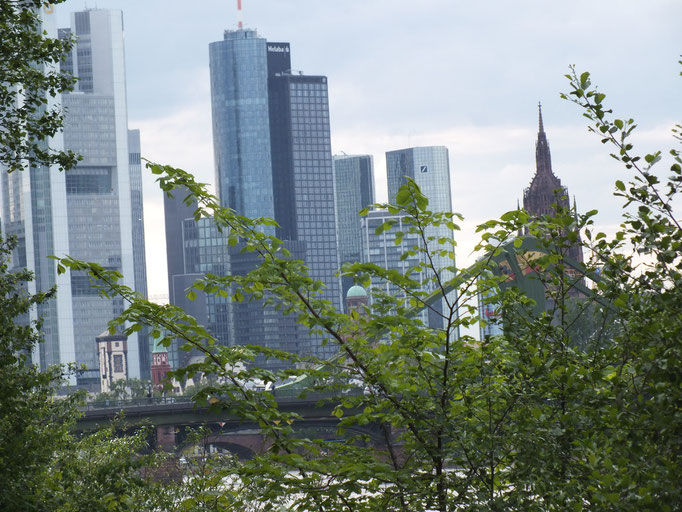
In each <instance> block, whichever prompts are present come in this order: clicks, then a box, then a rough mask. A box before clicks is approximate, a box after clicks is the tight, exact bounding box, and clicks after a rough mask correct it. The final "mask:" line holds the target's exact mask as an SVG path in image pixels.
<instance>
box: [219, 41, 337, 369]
mask: <svg viewBox="0 0 682 512" xmlns="http://www.w3.org/2000/svg"><path fill="white" fill-rule="evenodd" d="M209 57H210V71H211V104H212V118H213V144H214V155H215V169H216V183H217V189H218V194H219V197H220V202H221V204H222V205H223V206H226V207H229V208H233V209H234V210H236V211H237V213H239V214H241V215H246V216H249V217H270V218H274V219H275V220H276V221H277V222H278V224H279V227H278V228H276V229H275V228H269V232H270V233H271V234H276V235H277V236H278V237H279V238H281V239H282V240H284V242H285V244H286V246H287V247H288V248H289V250H290V251H291V252H292V254H293V257H295V258H297V259H301V260H303V261H304V262H305V263H306V264H307V266H308V267H309V268H310V275H311V277H313V278H314V279H318V280H320V281H322V282H323V283H324V284H325V289H324V292H323V297H324V298H326V299H328V300H330V301H331V302H332V303H333V304H335V305H336V306H337V307H340V305H341V293H340V286H339V280H338V278H337V277H336V275H335V274H336V271H337V269H338V254H337V242H336V227H335V211H334V177H333V172H332V156H331V139H330V130H329V98H328V89H327V78H326V77H325V76H319V75H316V76H310V75H304V74H302V73H294V72H292V68H291V51H290V46H289V43H276V42H270V41H267V40H266V39H265V38H262V37H260V36H259V35H258V33H257V32H256V31H255V30H252V29H244V28H239V29H237V30H227V31H225V34H224V38H223V40H222V41H217V42H214V43H211V44H210V46H209ZM255 264H256V261H255V260H254V257H253V255H252V254H250V253H249V254H242V253H241V252H240V251H239V247H236V248H233V249H231V250H230V253H229V267H230V271H231V272H232V273H233V274H239V273H243V272H247V271H248V270H249V269H250V268H253V266H254V265H255ZM229 336H230V343H235V344H259V345H265V346H268V347H271V348H277V349H281V350H286V351H289V352H294V353H297V354H304V355H317V356H321V357H326V356H329V355H331V354H332V351H333V349H332V347H331V346H324V345H323V344H322V338H321V337H320V336H319V335H315V336H313V335H310V333H308V332H307V329H305V328H303V327H301V326H300V325H298V324H296V322H295V319H293V318H290V317H283V316H282V315H281V313H279V312H278V311H274V310H273V309H272V308H269V307H268V308H263V306H262V304H261V303H259V302H257V301H256V302H242V303H232V304H231V312H230V330H229ZM260 363H261V364H265V362H264V361H260ZM268 364H269V365H271V366H278V365H279V364H280V363H279V362H274V361H271V362H270V363H268Z"/></svg>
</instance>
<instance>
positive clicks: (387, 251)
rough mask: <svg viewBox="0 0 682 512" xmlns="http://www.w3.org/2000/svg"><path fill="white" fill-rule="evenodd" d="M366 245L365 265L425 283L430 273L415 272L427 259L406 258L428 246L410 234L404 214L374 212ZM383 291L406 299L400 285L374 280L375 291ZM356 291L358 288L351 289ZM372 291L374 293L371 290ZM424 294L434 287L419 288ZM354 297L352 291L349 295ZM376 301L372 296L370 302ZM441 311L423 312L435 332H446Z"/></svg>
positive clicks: (367, 222)
mask: <svg viewBox="0 0 682 512" xmlns="http://www.w3.org/2000/svg"><path fill="white" fill-rule="evenodd" d="M386 222H390V223H392V224H393V226H392V228H391V229H389V230H386V231H382V232H381V233H379V234H376V229H377V228H378V227H379V226H381V225H382V224H384V223H386ZM361 225H362V241H363V254H362V261H363V262H365V263H374V264H375V265H379V266H380V267H383V268H385V269H389V270H397V271H398V272H400V273H401V274H402V275H407V274H408V273H409V276H410V278H411V279H414V280H417V281H420V282H424V281H425V280H426V279H427V277H428V275H430V274H429V272H428V271H427V270H426V268H423V269H422V270H420V271H418V272H412V269H414V268H415V267H417V266H418V265H422V264H424V263H425V258H424V257H423V255H422V254H421V253H418V252H417V253H416V254H414V255H412V256H409V257H407V258H403V254H404V253H406V252H407V251H410V250H412V249H413V248H422V247H423V246H424V244H423V241H422V239H421V237H420V236H419V235H417V234H415V233H407V232H406V230H407V229H409V225H408V224H407V223H406V216H404V215H400V214H392V213H389V212H387V211H383V210H374V211H370V212H369V213H368V214H367V216H366V217H363V218H362V221H361ZM398 232H402V233H404V236H403V237H402V238H401V240H400V243H398V244H396V234H397V233H398ZM376 288H378V289H380V290H381V291H382V292H383V293H386V294H387V295H391V296H396V297H404V296H405V294H404V292H403V291H402V290H401V289H400V288H399V287H398V286H396V285H394V284H392V283H389V282H387V281H384V280H381V279H377V278H374V279H372V289H376ZM351 289H355V287H353V288H351ZM370 291H371V290H370ZM418 291H420V292H431V291H433V290H432V286H431V285H429V284H424V286H422V287H421V288H419V290H418ZM348 293H349V294H350V290H349V292H348ZM371 300H372V297H371V294H370V302H371ZM440 311H441V310H440V309H439V308H438V307H436V308H427V309H424V310H422V311H421V313H420V314H419V316H420V317H421V319H422V322H424V324H425V325H428V326H430V327H433V328H442V325H443V321H442V318H441V317H440V315H439V313H440Z"/></svg>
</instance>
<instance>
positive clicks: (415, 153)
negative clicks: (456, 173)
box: [386, 146, 457, 328]
mask: <svg viewBox="0 0 682 512" xmlns="http://www.w3.org/2000/svg"><path fill="white" fill-rule="evenodd" d="M386 172H387V175H388V176H387V178H388V200H389V202H390V203H395V201H396V196H397V194H398V190H399V189H400V187H401V186H402V185H404V184H405V183H406V178H411V179H413V180H414V181H415V183H416V184H417V185H418V186H419V188H420V189H421V191H422V193H423V194H424V195H425V196H426V197H427V198H428V200H429V206H428V208H429V210H431V211H434V212H451V211H452V198H451V188H450V161H449V154H448V149H447V148H446V147H444V146H426V147H415V148H407V149H399V150H396V151H389V152H387V153H386ZM425 235H426V237H427V238H429V237H434V240H438V239H450V240H452V239H453V237H454V234H453V232H452V230H451V229H450V228H448V227H447V226H444V225H443V226H427V228H426V230H425ZM434 243H435V242H434ZM439 248H444V249H452V250H453V251H454V247H452V246H450V247H449V246H438V245H433V246H432V247H431V249H439ZM431 256H432V257H431V260H432V261H433V265H434V267H435V268H436V269H437V270H438V272H439V274H440V276H441V279H442V280H443V281H447V280H449V279H452V277H454V273H453V272H452V270H451V268H453V267H454V266H455V261H454V258H448V257H445V256H441V255H440V254H436V253H435V252H434V253H432V255H431ZM391 268H392V267H391ZM431 275H432V274H431ZM434 286H435V285H434V284H430V285H429V286H428V288H429V289H428V291H434V290H435V288H434ZM447 300H448V301H449V302H450V304H454V303H455V301H456V300H457V292H456V291H451V292H450V293H449V294H448V296H447ZM446 309H447V306H446V300H445V298H444V299H442V300H441V301H439V302H437V303H436V304H434V306H433V310H432V311H431V319H430V321H429V324H430V325H431V326H432V327H439V328H445V326H446V323H445V321H444V318H443V316H441V315H445V316H447V311H446ZM439 313H440V314H439ZM437 319H438V320H437Z"/></svg>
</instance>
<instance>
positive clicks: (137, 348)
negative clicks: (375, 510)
mask: <svg viewBox="0 0 682 512" xmlns="http://www.w3.org/2000/svg"><path fill="white" fill-rule="evenodd" d="M53 17H54V14H47V15H44V24H45V29H46V30H48V33H50V34H51V35H52V36H53V37H54V36H56V34H57V31H56V30H55V28H54V20H53V19H52V18H53ZM69 34H73V35H75V36H76V38H77V42H76V44H75V45H74V48H73V50H72V52H71V54H70V55H69V56H68V58H67V59H66V60H65V62H64V63H63V64H62V65H63V67H65V68H66V70H68V71H69V72H70V73H72V74H73V75H74V76H76V77H78V83H77V84H76V87H75V90H74V91H73V92H72V93H69V94H63V95H62V96H61V98H55V99H53V101H61V102H62V105H63V106H64V107H65V110H66V118H65V121H64V132H63V134H59V136H58V137H56V138H55V139H54V140H52V141H51V142H50V145H51V147H54V148H56V149H58V148H64V149H70V150H73V151H74V152H76V153H78V154H80V155H82V157H83V160H82V161H81V162H80V163H79V164H78V165H77V166H76V168H75V169H72V170H70V171H68V172H66V173H63V172H61V173H60V172H58V171H57V170H56V169H47V168H31V169H27V171H25V172H23V173H13V174H11V175H7V174H6V173H3V176H2V198H3V215H2V223H3V232H4V233H6V234H14V235H17V237H18V238H19V247H18V249H17V251H16V254H15V256H14V263H15V264H16V265H17V266H26V267H28V268H30V269H31V270H33V271H34V272H35V278H36V279H35V282H34V283H33V284H32V287H34V289H35V290H36V291H45V290H48V289H49V288H50V287H51V286H53V285H55V284H56V285H57V297H56V298H55V299H52V300H50V301H48V302H47V303H46V304H44V305H43V306H41V307H40V308H38V310H37V311H36V312H35V315H36V317H41V318H43V321H44V323H43V332H44V336H45V343H42V344H40V345H39V348H38V350H37V353H36V354H34V361H36V362H37V361H38V360H39V361H40V365H41V367H46V366H47V365H50V364H59V363H61V364H64V363H69V362H76V363H78V364H79V365H84V366H85V367H86V370H85V371H84V372H82V373H81V374H80V375H79V376H78V377H77V378H73V379H72V382H71V384H77V385H79V386H82V387H87V388H90V389H93V390H95V389H97V388H98V387H99V381H100V380H99V379H100V376H99V361H98V357H97V345H96V342H95V338H96V337H97V336H98V335H100V334H101V333H102V332H103V331H105V330H106V329H107V325H108V322H109V321H110V320H112V319H113V318H114V317H116V316H117V315H118V314H119V313H121V311H122V310H123V303H122V301H121V299H117V298H114V299H104V298H102V297H100V296H99V295H98V294H97V291H96V290H94V289H93V288H92V287H91V286H90V280H89V278H88V277H87V276H86V275H84V274H81V275H79V274H78V273H67V274H64V275H61V276H58V275H57V274H56V265H55V261H54V260H51V259H49V258H48V256H50V255H53V254H54V255H58V256H62V255H65V254H69V255H71V256H73V257H75V258H79V259H83V260H86V261H92V262H95V263H98V264H100V265H102V266H104V267H106V268H108V269H112V270H118V271H120V272H121V273H122V274H123V276H124V279H123V284H125V285H128V286H130V287H131V288H133V289H136V290H138V291H140V292H142V293H146V275H145V270H144V231H143V219H142V196H141V177H140V173H141V169H140V155H139V151H140V150H139V133H138V132H136V131H130V132H129V130H128V114H127V103H126V82H125V59H124V48H123V15H122V13H121V11H109V10H102V9H92V10H86V11H83V12H76V13H73V14H72V15H71V27H70V28H68V29H60V30H59V36H60V37H68V35H69ZM131 143H132V144H131ZM129 144H130V146H129ZM141 341H142V340H141V339H138V336H137V334H135V335H133V336H131V337H130V338H129V339H128V361H129V368H128V375H129V377H146V376H147V375H148V372H149V368H148V367H149V362H148V360H149V354H148V352H149V350H148V347H146V346H141Z"/></svg>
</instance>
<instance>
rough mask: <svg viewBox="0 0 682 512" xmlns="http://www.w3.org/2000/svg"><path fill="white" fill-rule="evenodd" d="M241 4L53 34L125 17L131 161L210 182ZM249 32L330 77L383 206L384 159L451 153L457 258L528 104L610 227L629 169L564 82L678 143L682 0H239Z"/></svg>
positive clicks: (523, 163) (151, 208)
mask: <svg viewBox="0 0 682 512" xmlns="http://www.w3.org/2000/svg"><path fill="white" fill-rule="evenodd" d="M236 4H237V0H221V1H217V0H194V1H192V2H180V1H179V0H163V1H161V0H98V1H96V2H95V1H94V0H89V1H87V2H85V1H83V0H69V1H67V2H66V3H65V4H62V5H60V6H59V9H60V11H59V13H58V16H59V17H58V19H59V20H61V22H60V23H59V26H60V27H61V26H68V25H69V22H68V13H69V12H71V11H76V10H82V9H83V8H84V7H90V8H93V7H99V8H111V9H121V10H122V11H123V16H124V23H125V38H126V40H125V43H126V67H127V87H128V117H129V127H130V128H139V129H140V130H141V136H142V154H143V156H144V157H146V158H149V159H151V160H154V161H158V162H160V163H165V164H171V165H174V166H177V167H182V168H183V169H185V170H188V171H192V172H194V173H195V174H196V175H197V176H198V178H199V179H200V180H202V181H204V182H209V183H211V184H213V183H214V170H213V147H212V134H211V111H210V84H209V71H208V44H209V43H210V42H212V41H217V40H220V39H222V37H223V31H224V30H225V29H233V28H236V25H237V21H238V15H237V9H236ZM242 18H243V21H244V24H245V26H246V27H249V28H256V29H257V30H258V32H259V34H260V35H261V36H263V37H265V38H267V39H268V40H271V41H287V42H290V43H291V52H292V66H293V68H294V69H296V70H301V71H303V72H304V73H307V74H321V75H326V76H328V77H329V96H330V110H331V112H330V119H331V133H332V151H333V152H334V153H337V152H341V151H344V152H346V153H348V154H361V153H369V154H372V155H374V162H375V180H376V183H377V191H378V199H380V200H384V199H385V198H386V192H385V183H386V179H385V162H384V160H385V158H384V153H385V152H386V151H389V150H393V149H399V148H403V147H410V146H420V145H444V146H447V147H448V148H449V150H450V169H451V177H452V179H451V181H452V199H453V209H454V211H457V212H460V213H461V214H463V215H464V216H465V217H466V221H465V223H464V224H463V232H462V233H460V234H457V235H456V237H457V240H458V243H459V249H458V258H459V263H460V264H465V263H467V262H470V261H471V260H472V257H473V256H472V255H471V250H472V247H473V246H474V244H475V241H476V239H475V236H474V234H473V231H474V228H475V226H476V224H478V223H480V222H482V221H484V220H486V219H489V218H492V217H497V216H499V215H501V214H502V213H504V212H505V211H507V210H509V209H512V208H514V207H515V206H516V201H517V199H519V198H521V197H522V193H523V188H524V187H526V186H527V185H528V183H529V182H530V180H531V178H532V176H533V173H534V168H535V160H534V159H535V152H534V151H535V150H534V142H535V137H536V132H537V103H538V101H541V102H542V105H543V116H544V122H545V131H546V132H547V136H548V139H549V143H550V148H551V151H552V163H553V168H554V171H555V173H556V174H557V175H558V176H559V177H560V178H561V180H562V182H563V184H564V185H566V186H568V189H569V192H570V194H571V195H574V196H575V197H576V199H577V204H578V209H579V210H581V211H587V210H589V209H593V208H596V209H599V210H600V214H599V216H598V218H597V222H598V223H599V224H601V225H602V226H604V228H605V229H610V226H613V225H614V224H617V223H618V222H619V220H618V219H619V213H620V206H619V204H620V203H619V201H618V200H616V199H615V198H613V197H612V195H611V194H612V184H613V181H614V180H615V179H617V178H619V177H620V179H623V176H624V175H625V171H623V170H622V169H621V167H619V166H618V164H617V162H615V161H614V160H612V159H611V158H610V157H609V156H608V151H607V149H606V148H605V147H603V146H602V145H601V144H600V143H599V140H598V139H597V138H596V137H595V136H593V135H590V134H588V133H587V130H586V121H587V120H586V119H584V118H582V117H581V115H580V112H579V110H578V108H577V107H576V106H574V105H573V104H571V103H569V102H567V101H564V100H561V99H560V98H559V93H560V92H561V91H566V90H567V89H568V84H567V81H566V79H565V78H564V76H563V75H564V74H566V73H567V72H568V66H569V65H570V64H575V65H576V67H577V69H578V70H579V71H584V70H589V71H590V72H591V73H592V76H593V82H594V83H597V84H599V88H600V89H601V90H602V92H605V93H606V94H607V100H606V101H607V103H608V104H609V105H610V106H612V107H613V109H614V112H615V113H616V114H618V115H619V116H620V117H633V118H635V120H636V121H638V124H639V128H638V135H637V137H636V138H635V142H636V143H638V145H637V146H636V148H637V149H641V152H642V153H645V152H651V151H653V150H656V149H666V148H670V147H672V146H673V142H672V139H671V137H670V135H669V134H670V128H671V127H672V126H673V124H674V123H675V122H679V121H680V118H681V117H682V116H681V115H680V114H681V109H680V107H681V106H682V78H681V77H680V76H679V71H680V66H679V65H678V64H677V61H678V60H679V55H680V53H682V44H681V43H682V30H680V27H681V21H680V20H682V2H680V0H646V1H644V0H591V1H585V0H572V1H571V2H551V1H547V0H535V1H531V0H514V1H506V0H496V1H493V0H488V1H486V2H483V1H471V0H470V1H460V0H243V13H242ZM144 194H145V228H146V244H147V267H148V281H149V292H150V295H152V296H158V295H165V294H166V293H167V289H166V288H167V285H166V258H165V241H164V233H163V230H164V228H163V206H162V205H163V199H162V196H161V193H160V192H159V191H158V189H157V188H156V187H155V185H154V180H153V178H151V176H149V175H146V176H145V190H144Z"/></svg>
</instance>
